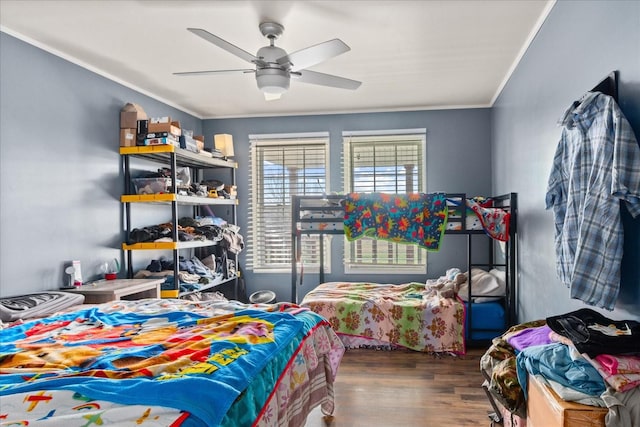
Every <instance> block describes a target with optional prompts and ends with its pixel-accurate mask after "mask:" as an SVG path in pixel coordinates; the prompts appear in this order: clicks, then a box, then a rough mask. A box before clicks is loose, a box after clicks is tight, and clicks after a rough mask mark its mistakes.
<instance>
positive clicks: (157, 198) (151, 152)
mask: <svg viewBox="0 0 640 427" xmlns="http://www.w3.org/2000/svg"><path fill="white" fill-rule="evenodd" d="M120 154H121V157H122V161H123V168H124V175H125V194H124V195H122V197H121V202H122V203H123V204H124V206H125V227H126V232H127V242H129V237H130V233H131V231H132V229H133V225H132V220H131V209H132V208H131V205H132V204H134V203H159V204H164V205H170V206H171V223H172V241H171V242H140V243H133V244H129V243H127V242H125V243H123V244H122V249H123V250H124V251H126V255H127V265H128V277H129V278H132V277H133V268H132V264H133V263H132V261H133V254H132V252H133V251H136V250H170V251H172V253H173V264H174V277H175V278H177V277H179V276H178V273H179V251H181V250H192V249H194V248H203V247H208V246H213V245H216V244H217V242H213V241H210V240H197V241H189V242H183V241H179V240H178V232H177V230H178V207H179V206H181V205H186V206H191V207H192V208H193V213H194V217H195V216H196V215H199V210H200V207H202V206H211V207H213V209H215V206H216V205H218V206H219V205H227V206H229V207H231V209H232V212H231V217H232V218H231V221H230V222H232V223H233V224H235V223H237V212H236V206H237V204H238V200H237V198H235V199H226V198H220V197H219V198H210V197H199V196H187V195H182V194H178V193H177V188H176V185H175V184H176V181H177V178H176V175H177V172H176V169H177V168H178V167H188V168H190V169H191V170H192V173H191V176H192V177H194V179H195V180H199V179H200V178H201V175H202V172H203V171H204V170H206V169H220V168H223V169H227V170H228V171H229V172H230V181H231V185H233V186H235V170H236V168H237V163H236V162H234V161H230V160H222V159H216V158H212V157H207V156H203V155H200V154H197V153H193V152H191V151H187V150H184V149H181V148H178V147H175V146H173V145H157V146H137V147H120ZM133 157H137V158H143V159H146V160H151V161H154V162H157V163H160V164H162V165H164V166H168V167H169V169H170V170H171V177H170V178H169V179H168V180H169V187H168V188H166V191H165V192H160V193H153V194H128V193H129V192H130V191H131V190H130V182H131V166H130V161H131V158H133ZM164 188H165V187H164V186H162V189H164ZM229 256H230V257H232V258H231V259H233V261H234V262H235V263H236V269H235V271H238V268H237V256H234V255H233V254H229ZM230 281H234V294H235V297H236V298H237V296H238V282H237V275H236V274H233V275H229V277H222V278H220V277H218V278H217V279H216V280H214V281H212V282H211V283H209V284H207V285H204V286H202V287H200V288H199V289H198V291H203V290H206V289H210V288H213V287H216V286H219V285H221V284H223V283H227V282H230ZM179 282H180V281H179V280H174V289H171V290H162V297H164V298H175V297H179V296H183V295H185V294H186V293H188V292H180V291H179Z"/></svg>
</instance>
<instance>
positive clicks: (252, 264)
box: [247, 133, 329, 272]
mask: <svg viewBox="0 0 640 427" xmlns="http://www.w3.org/2000/svg"><path fill="white" fill-rule="evenodd" d="M249 139H250V141H251V160H250V162H251V164H250V168H251V169H250V170H251V171H252V176H251V179H250V192H251V202H250V207H249V212H250V220H249V233H248V240H249V242H248V245H247V246H248V252H247V268H250V269H253V270H254V271H260V272H276V271H278V272H279V271H290V268H291V255H292V254H291V196H292V195H322V194H325V193H326V191H327V188H328V182H327V180H328V178H327V177H328V171H327V169H328V165H327V161H328V158H329V155H328V149H329V134H328V133H314V134H302V135H300V134H298V135H250V137H249ZM318 248H319V245H318V236H317V235H316V236H311V237H309V236H304V237H303V239H302V245H301V250H302V257H303V259H304V263H305V267H306V266H308V267H313V266H316V267H317V266H318V265H319V252H318Z"/></svg>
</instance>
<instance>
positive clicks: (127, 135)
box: [120, 129, 136, 147]
mask: <svg viewBox="0 0 640 427" xmlns="http://www.w3.org/2000/svg"><path fill="white" fill-rule="evenodd" d="M135 146H136V130H135V129H120V147H135Z"/></svg>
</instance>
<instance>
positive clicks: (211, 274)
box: [134, 255, 239, 298]
mask: <svg viewBox="0 0 640 427" xmlns="http://www.w3.org/2000/svg"><path fill="white" fill-rule="evenodd" d="M177 259H178V265H177V267H178V271H179V273H178V275H177V277H178V283H177V284H176V281H175V277H176V276H175V273H174V272H175V268H176V264H175V261H174V258H167V257H164V256H161V257H160V258H159V259H153V260H151V262H150V263H149V265H148V266H147V267H146V268H145V269H142V270H139V271H138V272H137V273H136V274H135V276H134V278H137V279H162V280H163V283H162V285H161V294H162V297H163V298H182V297H185V296H187V295H190V294H193V293H196V292H205V291H209V290H211V289H212V288H216V287H218V286H220V285H224V284H226V283H229V282H233V281H235V280H237V279H238V278H239V274H238V270H237V269H236V267H235V262H231V263H229V262H226V261H227V260H225V259H222V260H220V259H218V258H217V257H215V256H213V255H210V256H208V257H204V258H203V259H200V258H198V257H197V256H193V257H191V258H187V257H184V256H182V255H180V256H179V257H178V258H177Z"/></svg>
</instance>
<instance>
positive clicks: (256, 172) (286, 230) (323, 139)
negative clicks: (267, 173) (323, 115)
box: [246, 132, 331, 273]
mask: <svg viewBox="0 0 640 427" xmlns="http://www.w3.org/2000/svg"><path fill="white" fill-rule="evenodd" d="M249 142H250V154H249V158H250V160H249V162H250V165H249V166H250V168H249V169H250V182H249V191H250V194H251V195H250V197H249V218H252V217H255V215H257V212H258V211H259V208H258V202H259V200H258V197H259V196H260V191H262V195H263V196H264V187H260V184H259V181H258V180H259V179H260V178H259V177H261V176H264V174H263V172H264V171H263V169H262V166H261V165H258V164H257V162H258V150H260V149H261V148H264V147H286V146H288V145H293V146H296V147H300V146H304V145H310V146H311V145H316V146H318V145H323V146H324V162H325V164H324V188H322V191H321V192H309V193H304V192H302V193H297V194H326V193H327V192H328V189H329V188H331V187H330V181H329V178H330V164H331V162H330V154H331V152H330V148H331V147H330V146H331V144H330V138H329V132H307V133H285V134H253V135H249ZM320 150H322V148H320ZM283 215H284V216H285V223H286V224H285V225H284V227H283V236H282V238H283V245H284V246H285V247H288V254H287V255H286V256H284V257H283V258H282V262H279V263H278V267H275V268H268V267H267V265H268V263H265V262H264V261H262V260H260V259H259V258H258V257H257V255H258V254H257V251H263V250H266V248H258V247H256V242H258V241H260V240H261V238H262V237H263V236H259V233H260V232H261V230H260V225H259V224H258V223H257V221H255V220H254V221H249V222H248V232H247V249H248V250H247V258H246V267H247V269H250V270H252V271H253V272H254V273H290V272H291V257H292V254H291V250H292V247H291V220H292V212H291V199H290V198H289V199H288V200H286V199H285V200H284V205H283ZM287 218H288V221H287ZM303 237H304V236H303ZM308 237H309V239H308V240H311V239H318V238H319V237H320V236H318V235H315V236H308ZM326 237H327V236H325V244H324V250H325V254H324V261H325V266H324V267H325V271H327V272H330V268H331V262H330V260H331V256H330V246H331V245H330V244H329V243H328V241H327V240H328V239H326ZM317 259H318V260H319V255H318V256H317ZM304 268H305V269H306V270H308V271H310V272H314V271H315V272H317V271H319V264H318V263H317V262H314V263H311V264H309V263H305V267H304Z"/></svg>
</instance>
